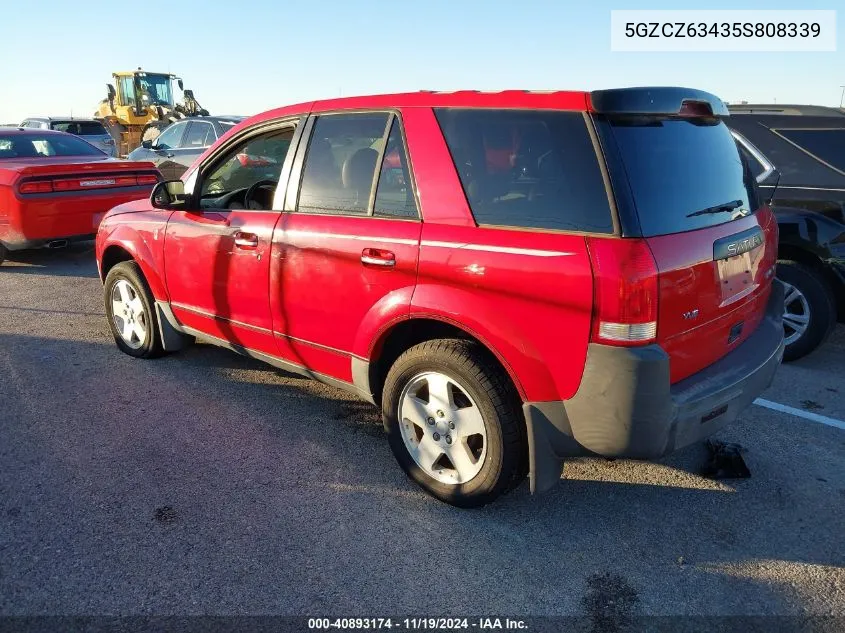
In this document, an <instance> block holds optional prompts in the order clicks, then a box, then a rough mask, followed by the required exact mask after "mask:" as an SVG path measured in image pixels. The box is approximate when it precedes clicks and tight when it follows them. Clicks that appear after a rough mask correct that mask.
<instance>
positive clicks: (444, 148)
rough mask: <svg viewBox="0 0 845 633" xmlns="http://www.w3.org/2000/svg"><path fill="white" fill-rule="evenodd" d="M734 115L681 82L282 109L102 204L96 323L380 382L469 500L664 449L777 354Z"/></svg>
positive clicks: (775, 322)
mask: <svg viewBox="0 0 845 633" xmlns="http://www.w3.org/2000/svg"><path fill="white" fill-rule="evenodd" d="M725 116H727V111H726V109H725V107H724V105H723V104H722V102H721V101H719V100H718V99H717V98H716V97H714V96H712V95H710V94H707V93H704V92H700V91H696V90H689V89H680V88H638V89H621V90H604V91H597V92H591V93H585V92H551V93H534V92H524V91H507V92H499V93H480V92H454V93H436V92H420V93H414V94H400V95H383V96H373V97H359V98H344V99H336V100H329V101H320V102H314V103H306V104H302V105H296V106H291V107H286V108H281V109H278V110H273V111H271V112H267V113H265V114H262V115H259V116H256V117H253V118H252V119H249V120H247V121H245V122H243V123H241V124H240V125H238V126H237V127H235V128H234V129H233V130H231V131H230V132H229V133H227V134H226V135H225V136H224V137H222V138H221V139H220V140H219V141H218V142H217V143H215V145H214V146H212V147H211V148H210V149H209V150H208V151H207V152H206V153H205V154H204V155H203V156H202V157H201V158H200V159H199V160H198V161H197V162H196V163H195V164H194V165H193V166H192V167H191V168H190V169H189V170H188V171H187V172H186V173H185V175H184V176H183V180H182V181H172V182H168V183H160V184H159V185H157V186H156V188H155V190H154V191H153V193H152V196H151V198H150V200H149V201H146V200H142V201H138V202H133V203H128V204H124V205H121V206H119V207H117V208H115V209H113V210H112V211H111V212H110V213H109V214H108V215H107V217H106V218H105V219H104V221H103V223H102V224H101V225H100V229H99V233H98V235H97V260H98V263H99V268H100V274H101V277H102V279H103V280H104V282H105V305H106V311H107V314H108V320H109V324H110V326H111V328H112V331H113V333H114V338H115V340H116V342H117V345H118V346H119V347H120V348H121V349H122V350H123V351H124V352H126V353H127V354H130V355H131V356H136V357H143V358H150V357H154V356H158V355H161V354H162V353H165V352H170V351H172V350H177V349H179V348H181V347H182V346H184V345H186V344H188V343H189V342H190V341H192V340H193V339H194V337H196V338H199V339H202V340H204V341H207V342H211V343H214V344H216V345H220V346H223V347H227V348H229V349H232V350H234V351H237V352H240V353H242V354H246V355H248V356H251V357H253V358H257V359H260V360H263V361H266V362H268V363H271V364H273V365H275V366H277V367H280V368H283V369H286V370H290V371H293V372H297V373H300V374H305V375H307V376H312V377H314V378H316V379H318V380H321V381H324V382H326V383H328V384H331V385H335V386H339V387H342V388H344V389H347V390H349V391H351V392H353V393H355V394H357V395H359V396H361V397H362V398H364V399H366V400H369V401H370V402H373V403H376V404H377V405H379V406H381V408H382V412H383V418H384V425H385V428H386V430H387V435H388V440H389V442H390V446H391V448H392V449H393V452H394V454H395V455H396V459H397V460H398V461H399V464H400V465H401V466H402V468H403V469H404V470H405V471H406V472H407V474H408V475H409V476H410V477H411V478H412V479H413V480H414V481H416V482H417V483H418V484H420V485H421V486H422V487H423V488H425V489H426V490H427V491H429V492H430V493H431V494H433V495H434V496H436V497H438V498H440V499H442V500H444V501H447V502H449V503H452V504H455V505H459V506H475V505H481V504H484V503H486V502H489V501H491V500H492V499H494V498H495V497H497V496H498V495H499V494H501V493H503V492H505V491H507V490H508V489H510V488H511V487H513V486H514V485H516V484H517V483H519V482H520V481H521V480H522V479H523V478H524V477H525V475H526V474H528V475H529V476H530V485H531V489H532V491H537V490H543V489H546V488H548V487H549V486H551V485H553V484H554V482H556V481H558V480H559V479H560V475H561V469H562V465H563V461H564V460H565V459H566V458H568V457H571V456H574V455H578V454H584V453H588V454H598V455H604V456H608V457H631V458H642V459H649V458H657V457H660V456H661V455H665V454H666V453H668V452H670V451H672V450H674V449H677V448H679V447H681V446H684V445H687V444H689V443H691V442H695V441H697V440H700V439H701V438H703V437H705V436H707V435H708V434H710V433H713V432H714V431H716V430H717V429H719V428H721V427H723V426H724V425H725V424H727V423H728V422H730V421H732V420H733V419H735V418H736V417H737V415H739V413H740V411H742V409H744V408H745V407H746V406H748V405H749V403H750V402H751V401H752V400H753V399H754V398H755V397H756V396H757V395H758V394H760V392H762V391H763V390H764V389H765V388H766V387H767V386H768V385H769V384H770V382H771V380H772V376H773V374H774V372H775V370H776V369H777V367H778V365H779V363H780V361H781V357H782V354H783V329H782V326H781V313H782V309H783V289H782V286H781V285H780V283H779V282H777V281H775V279H774V266H775V257H776V249H777V224H776V222H775V220H774V217H773V216H772V213H771V211H770V210H769V208H768V207H767V206H766V205H765V204H761V203H760V202H759V200H758V195H757V191H756V189H755V183H754V179H753V178H752V177H751V175H750V171H749V169H748V166H747V164H745V163H744V159H743V157H742V156H740V154H739V153H738V151H737V147H736V144H735V143H734V141H733V138H732V136H731V134H730V131H729V130H728V129H727V128H726V126H725V124H724V123H723V121H722V118H723V117H725Z"/></svg>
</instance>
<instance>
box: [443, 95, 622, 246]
mask: <svg viewBox="0 0 845 633" xmlns="http://www.w3.org/2000/svg"><path fill="white" fill-rule="evenodd" d="M435 114H436V115H437V120H438V122H439V123H440V127H441V129H442V130H443V135H444V137H445V139H446V143H447V145H448V146H449V151H450V152H451V154H452V160H453V161H454V163H455V167H456V169H457V170H458V175H459V176H460V179H461V184H462V185H463V188H464V193H465V194H466V197H467V201H468V202H469V205H470V208H471V209H472V214H473V216H474V217H475V221H476V222H477V223H478V224H481V225H492V226H514V227H522V228H531V229H553V230H563V231H584V232H590V233H612V232H613V219H612V216H611V212H610V205H609V203H608V198H607V190H606V189H605V186H604V181H603V179H602V175H601V171H600V169H599V164H598V159H597V157H596V152H595V149H594V147H593V143H592V140H591V139H590V135H589V133H588V131H587V126H586V122H585V120H584V116H583V114H582V113H580V112H559V111H542V110H488V109H438V110H435Z"/></svg>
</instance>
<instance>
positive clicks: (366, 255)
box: [361, 248, 396, 268]
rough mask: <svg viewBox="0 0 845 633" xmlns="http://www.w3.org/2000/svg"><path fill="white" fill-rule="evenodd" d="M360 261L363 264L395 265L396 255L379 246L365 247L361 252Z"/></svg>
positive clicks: (388, 266)
mask: <svg viewBox="0 0 845 633" xmlns="http://www.w3.org/2000/svg"><path fill="white" fill-rule="evenodd" d="M361 263H362V264H364V265H365V266H366V265H369V266H383V267H385V268H390V267H392V266H395V265H396V255H394V254H393V253H391V252H390V251H386V250H383V249H381V248H365V249H364V250H363V251H362V252H361Z"/></svg>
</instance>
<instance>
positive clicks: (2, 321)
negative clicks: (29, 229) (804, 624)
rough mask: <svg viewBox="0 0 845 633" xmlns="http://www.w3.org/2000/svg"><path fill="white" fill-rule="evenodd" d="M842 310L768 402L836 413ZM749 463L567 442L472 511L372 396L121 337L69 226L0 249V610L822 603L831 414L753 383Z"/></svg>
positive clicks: (830, 582)
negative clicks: (807, 415)
mask: <svg viewBox="0 0 845 633" xmlns="http://www.w3.org/2000/svg"><path fill="white" fill-rule="evenodd" d="M843 394H845V326H843V325H840V326H838V329H837V331H836V332H835V333H834V335H833V337H832V339H831V340H830V341H829V343H828V344H827V345H826V347H824V348H823V349H821V350H819V351H818V352H816V353H815V354H814V355H812V356H810V357H808V358H806V359H804V360H802V361H799V362H797V363H794V364H791V365H788V366H783V367H782V368H781V369H780V370H779V373H778V375H777V377H776V380H775V384H774V385H773V387H772V388H771V389H770V390H769V391H768V392H767V393H766V394H765V395H764V396H763V397H764V398H765V399H766V400H769V401H772V402H777V403H780V404H784V405H787V406H790V407H793V408H795V409H798V410H801V411H808V412H813V413H816V414H818V415H821V416H825V417H827V418H830V419H834V420H840V421H843V420H845V398H843ZM718 439H721V440H724V441H726V442H736V443H739V444H741V445H742V446H743V447H744V448H745V449H746V452H745V454H744V458H745V462H746V463H747V465H748V467H749V469H750V471H751V475H752V476H751V477H750V478H748V479H738V480H721V481H714V480H711V479H707V478H705V477H702V476H701V475H700V474H699V473H700V472H701V469H702V467H703V465H704V464H705V461H706V451H705V449H704V448H703V447H702V446H700V445H698V446H693V447H690V448H688V449H685V450H683V451H680V452H679V453H677V454H675V455H672V456H671V457H669V458H667V459H664V460H662V461H660V462H657V463H640V462H629V461H613V462H611V461H606V460H601V459H580V460H573V461H572V462H570V463H568V464H567V465H566V468H565V473H564V478H563V480H562V481H561V482H560V484H559V485H558V486H557V488H556V489H554V490H553V491H551V492H549V493H546V494H544V495H540V496H536V497H532V496H530V495H529V493H528V490H527V485H523V486H521V487H520V488H518V489H517V490H516V491H514V492H513V493H511V494H510V495H508V496H506V497H504V498H502V499H501V500H500V501H499V502H497V503H495V504H493V505H490V506H488V507H485V508H482V509H480V510H473V511H461V510H457V509H455V508H452V507H450V506H447V505H444V504H442V503H440V502H438V501H436V500H434V499H432V498H430V497H428V496H427V495H425V494H424V493H423V492H422V491H421V490H419V489H418V488H416V487H415V486H414V485H413V484H412V483H411V482H410V481H409V480H407V479H406V477H405V476H404V474H403V473H402V472H401V470H400V469H399V467H398V466H397V465H396V463H395V462H394V460H393V457H392V455H391V453H390V450H389V448H388V445H387V442H386V439H385V436H384V434H383V431H382V428H381V426H380V422H379V419H378V415H377V412H376V410H375V409H374V408H373V407H372V406H370V405H367V404H365V403H362V402H359V401H357V400H355V399H354V398H353V397H351V396H349V395H347V394H345V393H343V392H341V391H338V390H336V389H333V388H330V387H326V386H323V385H320V384H318V383H316V382H313V381H309V380H307V379H304V378H300V377H296V376H293V375H290V374H286V373H284V372H280V371H278V370H276V369H273V368H271V367H269V366H266V365H263V364H261V363H259V362H257V361H253V360H250V359H245V358H241V357H239V356H237V355H235V354H233V353H231V352H228V351H225V350H221V349H217V348H215V347H212V346H209V345H202V344H198V345H195V346H193V347H192V348H190V349H188V350H186V351H185V352H183V353H179V354H175V355H172V356H168V357H166V358H163V359H160V360H155V361H142V360H134V359H132V358H130V357H128V356H126V355H124V354H122V353H120V352H119V351H118V350H117V348H116V346H115V345H114V342H113V340H112V339H111V336H110V334H109V331H108V327H107V324H106V321H105V317H104V312H103V300H102V287H101V284H100V282H99V279H98V278H97V274H96V266H95V264H94V260H93V252H92V245H91V244H82V245H77V246H74V247H72V248H71V249H68V250H64V251H39V252H31V253H25V254H16V255H14V256H13V261H10V262H7V263H6V264H4V265H3V266H2V267H0V615H44V614H65V615H75V614H78V615H90V614H112V615H127V614H180V615H191V614H218V615H237V614H284V615H327V614H331V615H361V616H378V615H380V614H385V613H392V614H405V615H458V614H476V615H486V614H492V615H496V614H517V615H563V614H566V615H585V616H596V614H597V613H598V614H600V613H602V612H606V611H607V610H608V609H610V610H611V611H612V612H614V613H617V614H618V615H620V616H625V615H626V614H627V615H708V616H712V615H740V614H741V615H808V614H809V615H814V614H826V615H840V616H845V568H843V566H845V459H843V458H845V430H842V429H840V428H836V427H835V426H828V425H825V424H821V423H818V422H815V421H811V420H807V419H804V418H802V417H800V416H796V415H792V414H788V413H782V412H779V411H773V410H770V409H767V408H763V407H760V406H752V407H751V408H749V409H748V410H747V411H746V412H745V413H744V414H743V415H742V416H741V419H740V420H739V421H738V422H737V423H736V424H734V425H733V426H732V427H730V428H729V429H727V430H725V431H723V432H722V433H720V434H719V436H718Z"/></svg>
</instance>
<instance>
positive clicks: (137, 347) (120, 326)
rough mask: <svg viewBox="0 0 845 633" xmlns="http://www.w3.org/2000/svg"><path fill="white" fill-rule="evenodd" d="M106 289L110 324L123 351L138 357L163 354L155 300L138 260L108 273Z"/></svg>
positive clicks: (124, 263)
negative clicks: (154, 307)
mask: <svg viewBox="0 0 845 633" xmlns="http://www.w3.org/2000/svg"><path fill="white" fill-rule="evenodd" d="M104 290H105V303H106V315H107V316H108V320H109V326H110V328H111V331H112V335H113V336H114V341H115V343H117V346H118V347H119V348H120V349H121V351H123V352H124V353H126V354H129V355H130V356H134V357H135V358H155V357H157V356H161V355H162V354H163V353H164V349H163V347H162V344H161V333H160V332H159V328H158V323H157V321H156V319H155V312H154V311H153V305H154V303H155V300H154V299H153V295H152V293H151V292H150V289H149V286H147V282H146V280H145V279H144V276H143V274H142V273H141V269H140V267H139V266H138V264H136V263H135V262H132V261H127V262H120V263H119V264H116V265H115V266H114V268H112V269H111V270H110V271H109V274H108V275H106V283H105V285H104Z"/></svg>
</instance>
